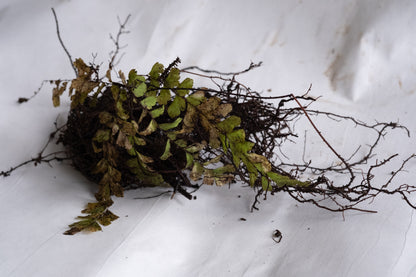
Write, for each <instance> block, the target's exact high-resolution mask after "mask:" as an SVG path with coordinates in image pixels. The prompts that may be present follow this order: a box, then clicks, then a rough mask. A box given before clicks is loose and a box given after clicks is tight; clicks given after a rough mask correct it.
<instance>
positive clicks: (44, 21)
mask: <svg viewBox="0 0 416 277" xmlns="http://www.w3.org/2000/svg"><path fill="white" fill-rule="evenodd" d="M52 6H53V7H55V9H56V12H57V14H58V17H59V22H60V27H61V35H62V37H63V39H64V41H65V44H66V46H67V48H68V50H69V51H70V52H71V54H72V56H73V57H74V58H75V57H82V58H84V60H92V55H91V54H92V53H94V54H96V55H97V57H96V62H98V63H100V62H104V63H106V62H107V60H108V53H109V52H110V51H111V50H112V49H113V45H112V42H111V41H110V39H109V35H108V34H109V33H113V34H114V33H116V32H117V30H118V22H117V16H120V18H121V19H124V18H125V17H126V16H127V15H128V14H131V20H130V22H129V24H128V29H129V30H130V33H129V34H128V35H125V36H124V37H123V38H122V42H123V44H124V43H125V44H126V45H128V46H126V48H124V49H123V51H124V52H125V55H124V56H123V59H122V60H121V62H120V64H119V65H118V68H119V69H122V70H123V71H128V70H130V69H131V68H133V67H134V68H137V69H138V71H139V72H148V70H149V69H150V67H151V66H152V65H153V63H154V62H156V61H159V62H162V63H164V64H168V63H169V62H171V61H172V60H173V59H174V58H176V57H177V56H179V57H180V58H181V59H182V66H190V65H198V66H201V67H204V68H212V69H218V70H222V71H238V70H241V69H244V68H246V67H247V66H248V64H249V63H250V61H253V62H258V61H263V62H264V64H263V66H262V67H261V68H259V69H256V70H255V71H252V72H250V73H249V74H247V75H245V76H242V77H241V80H242V81H243V82H245V83H247V84H248V85H249V86H250V87H251V88H253V89H255V90H258V91H267V90H268V89H271V90H272V92H271V93H272V95H279V94H286V93H288V92H293V93H295V94H302V93H304V92H305V91H306V90H307V88H308V87H309V85H310V84H313V87H312V91H311V95H313V96H322V98H320V99H319V101H317V103H316V104H314V105H315V107H316V108H320V109H326V110H329V111H334V112H337V113H341V114H346V115H353V116H357V117H359V118H361V119H364V120H367V121H369V122H374V121H375V120H379V121H397V120H398V121H399V122H400V123H402V124H405V125H406V126H407V127H408V128H409V130H410V133H411V138H410V139H409V138H407V137H406V135H405V134H403V133H400V132H397V133H396V132H393V134H392V135H391V136H387V137H386V139H385V140H384V142H383V145H382V147H381V148H379V149H378V153H380V156H379V157H380V159H383V158H386V157H387V156H389V155H390V154H392V153H395V152H398V153H400V154H401V155H402V156H401V157H400V158H398V159H397V160H396V164H395V165H396V166H398V165H399V164H400V161H401V160H403V159H404V158H405V157H406V156H408V155H410V154H411V153H414V152H415V151H416V147H415V140H414V137H415V135H416V133H415V132H416V123H415V118H416V110H415V108H414V105H415V104H416V96H415V95H416V93H415V90H416V78H415V77H416V36H415V34H416V2H415V1H410V0H409V1H406V0H396V1H388V0H368V1H359V0H354V1H352V0H348V1H347V0H345V1H321V0H319V1H302V0H299V1H293V0H270V1H220V0H218V1H208V0H194V1H146V0H134V1H133V0H129V1H98V0H91V1H81V0H54V1H51V0H48V1H47V0H37V1H29V0H20V1H15V0H13V1H12V0H3V1H1V3H0V60H1V63H0V91H1V92H0V132H1V136H0V149H1V154H0V170H4V169H7V168H8V167H9V166H11V165H14V164H17V163H19V162H21V161H24V160H26V159H28V158H30V157H33V156H34V155H36V153H37V152H38V150H39V149H40V148H41V147H42V146H43V144H44V143H45V142H46V139H47V135H48V134H49V132H50V131H51V130H53V128H54V127H53V122H54V121H55V119H56V118H57V116H58V115H60V117H59V119H58V121H60V122H64V120H65V115H66V112H67V111H68V108H69V104H68V103H69V102H68V100H64V103H63V105H62V106H61V107H60V108H55V109H54V108H52V104H51V100H50V87H48V86H46V87H45V88H44V89H43V90H42V92H41V93H40V94H39V95H38V96H37V97H36V98H35V99H33V101H31V102H29V103H27V104H25V105H18V104H17V103H16V99H17V98H18V97H21V96H24V97H28V96H30V95H32V93H33V91H34V90H35V89H37V87H38V86H39V85H40V82H41V81H42V80H44V79H57V78H71V77H73V71H72V68H71V67H70V65H69V63H68V59H67V57H66V55H65V53H64V51H63V50H62V48H61V46H60V45H59V42H58V39H57V37H56V31H55V23H54V19H53V16H52V13H51V10H50V7H52ZM320 127H321V128H322V129H325V125H321V126H320ZM299 131H300V132H301V133H302V132H303V130H299ZM329 131H330V132H329V133H328V132H327V133H326V134H327V135H328V136H329V138H331V140H332V143H333V145H334V147H336V148H337V149H339V150H340V151H343V150H345V149H350V148H351V147H352V146H351V145H350V144H351V143H357V142H358V143H362V144H366V143H368V142H369V138H368V137H367V135H366V134H365V133H358V134H355V133H352V132H351V129H348V128H344V127H343V126H342V125H340V126H336V127H335V128H332V127H331V129H330V130H329ZM310 133H311V139H312V142H316V144H317V145H318V146H319V145H320V146H319V147H318V146H313V147H312V148H311V152H308V153H309V154H308V155H309V156H310V157H314V159H322V161H323V162H325V161H328V162H329V163H330V162H332V161H336V157H334V156H333V155H332V154H331V152H330V151H329V150H327V149H326V148H325V147H324V146H323V145H322V144H319V143H320V142H319V139H318V138H315V141H314V139H313V138H312V133H313V132H312V131H311V132H310ZM352 134H354V135H352ZM302 147H303V146H302ZM415 169H416V163H415V162H414V161H413V162H411V163H410V164H409V166H408V167H407V170H406V171H405V172H403V173H402V174H400V175H399V176H398V179H397V182H398V183H400V182H402V183H413V184H414V183H415V181H414V180H415V177H416V174H415ZM94 190H95V188H94V186H93V185H91V184H90V183H89V182H88V181H86V180H85V179H84V178H83V177H82V176H81V175H80V174H79V173H78V172H76V171H74V170H73V169H72V168H71V167H70V166H68V165H61V164H56V163H54V164H53V168H51V167H49V166H48V165H40V166H38V167H36V168H35V167H33V166H27V167H24V168H21V169H19V170H18V171H16V172H14V173H13V174H12V175H11V176H10V177H8V178H1V179H0V222H1V227H0V276H42V277H45V276H354V277H357V276H409V277H411V276H416V239H415V238H416V220H413V216H414V212H413V210H412V209H411V208H410V207H409V206H407V205H406V204H405V203H404V201H401V200H400V198H399V197H380V198H379V199H378V200H376V201H375V202H373V203H372V204H371V206H369V207H370V208H372V209H377V210H378V211H379V213H377V214H363V213H358V212H347V213H345V221H344V220H343V218H342V216H341V215H340V214H334V213H330V212H327V211H324V210H321V209H318V208H316V207H314V206H311V205H308V204H298V203H296V202H294V201H293V200H291V199H290V198H289V197H288V196H287V195H278V196H275V197H269V198H268V200H267V201H262V203H261V205H260V211H256V212H254V213H250V212H249V210H250V206H251V203H252V201H253V196H254V195H253V192H252V191H251V190H250V189H249V188H246V187H243V186H242V185H241V184H236V185H233V186H232V187H231V188H230V189H228V188H225V187H223V188H217V187H203V188H202V189H201V190H199V191H198V192H197V193H196V195H197V197H198V199H197V200H196V201H188V200H186V199H184V198H181V197H180V196H176V197H175V198H174V199H173V200H170V199H169V196H167V195H166V196H164V197H159V198H156V199H148V200H135V199H134V197H137V196H140V195H151V194H153V193H155V190H139V191H128V192H127V193H126V196H125V197H124V198H122V199H115V204H114V207H113V208H112V210H113V211H114V212H115V213H116V214H118V215H119V216H120V219H119V220H117V221H115V222H114V223H113V224H111V225H110V226H109V227H106V228H104V231H103V232H99V233H94V234H78V235H76V236H64V235H62V233H63V232H64V231H65V229H66V226H67V224H69V223H71V222H73V220H74V217H75V216H76V215H78V214H79V211H80V209H81V208H82V207H83V206H84V205H85V204H86V203H87V202H88V201H91V200H93V197H94V196H93V193H94ZM238 196H241V197H238ZM413 200H415V197H413ZM367 204H368V203H367ZM241 217H244V218H246V219H247V221H239V218H241ZM275 229H279V230H280V231H281V232H282V233H283V239H282V241H281V242H280V243H279V244H276V243H275V242H274V241H273V240H272V239H271V235H272V233H273V231H274V230H275Z"/></svg>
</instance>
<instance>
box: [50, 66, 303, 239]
mask: <svg viewBox="0 0 416 277" xmlns="http://www.w3.org/2000/svg"><path fill="white" fill-rule="evenodd" d="M74 65H75V67H76V68H77V71H78V76H77V77H76V78H75V79H73V80H72V81H71V85H70V87H69V94H70V96H71V112H76V111H78V109H82V110H83V111H84V113H85V112H88V111H90V112H91V114H92V115H91V116H92V117H93V119H94V120H95V121H94V124H92V126H94V128H96V130H94V135H93V137H92V138H91V141H90V144H91V149H92V152H93V154H94V155H96V162H95V165H94V167H93V169H92V170H91V171H90V172H89V174H90V177H93V179H96V180H98V181H97V183H98V186H99V187H98V191H97V193H96V194H95V198H96V200H97V202H95V203H89V204H88V205H87V207H86V208H85V209H84V210H83V211H82V213H83V214H85V215H83V216H80V217H78V219H79V221H77V222H75V223H73V224H71V225H69V227H70V229H69V230H68V231H67V232H66V233H65V234H75V233H77V232H80V231H99V230H101V229H102V227H101V226H107V225H109V224H110V223H111V222H112V221H114V220H115V219H117V216H116V215H114V214H113V213H112V212H111V211H110V210H109V209H108V208H109V207H110V206H111V205H112V203H113V201H112V199H111V197H112V196H117V197H122V196H123V189H124V188H123V182H126V180H135V182H137V183H139V184H140V185H141V186H172V187H175V188H177V187H178V184H177V183H172V182H175V181H174V180H176V179H177V178H176V179H175V178H172V177H171V176H170V175H169V174H172V172H176V175H177V176H185V175H184V174H182V171H186V170H188V171H189V177H190V180H189V182H191V181H193V182H202V183H204V184H208V185H213V184H216V185H218V186H222V185H225V184H229V183H230V182H232V181H234V179H235V176H236V175H238V174H241V172H247V174H248V176H247V177H248V183H249V184H250V185H251V186H253V187H254V186H260V187H261V188H262V189H263V190H271V189H272V188H273V187H283V186H308V185H310V184H309V183H308V182H300V181H298V180H295V179H293V178H290V177H288V176H284V175H281V174H279V173H277V172H273V171H272V165H271V163H270V161H269V160H268V159H267V158H266V157H265V156H263V155H261V154H260V153H255V152H253V146H254V143H253V142H251V141H249V140H247V138H246V133H245V130H244V129H242V128H241V118H240V117H238V116H236V115H234V114H233V113H232V112H233V106H232V105H231V104H230V103H224V101H223V100H221V99H220V98H219V97H216V96H209V95H207V94H206V93H205V92H204V89H203V88H201V89H194V88H193V85H194V82H193V80H192V79H190V78H185V79H183V80H182V81H181V76H180V75H181V74H180V73H181V71H180V70H179V69H178V68H177V67H175V66H172V65H170V66H169V67H168V68H167V69H165V67H164V66H163V65H162V64H160V63H156V64H155V65H154V66H153V67H152V69H151V70H150V72H149V74H147V75H138V74H137V71H136V70H135V69H132V70H130V72H129V74H128V78H127V79H126V77H125V76H124V74H123V72H121V71H120V72H118V76H120V79H121V80H120V81H121V82H120V81H119V82H114V81H113V80H112V79H111V72H110V71H107V73H106V77H105V78H98V76H97V68H95V67H93V66H92V65H86V64H85V63H84V62H83V61H82V60H81V59H77V60H76V61H75V63H74ZM55 85H56V88H55V89H54V90H53V96H52V98H53V104H54V106H59V104H60V99H59V97H60V96H61V95H62V94H63V92H64V91H65V90H66V89H67V83H66V82H63V83H62V82H60V81H57V82H56V83H55ZM102 103H105V104H102ZM95 109H98V110H95ZM207 153H210V154H209V155H210V158H209V159H206V158H205V157H204V156H205V155H206V154H207ZM213 153H215V154H213ZM169 166H170V167H171V168H166V167H169ZM241 168H244V171H241ZM126 170H127V171H126ZM181 178H183V177H181ZM201 180H202V181H201ZM182 192H183V190H182Z"/></svg>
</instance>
